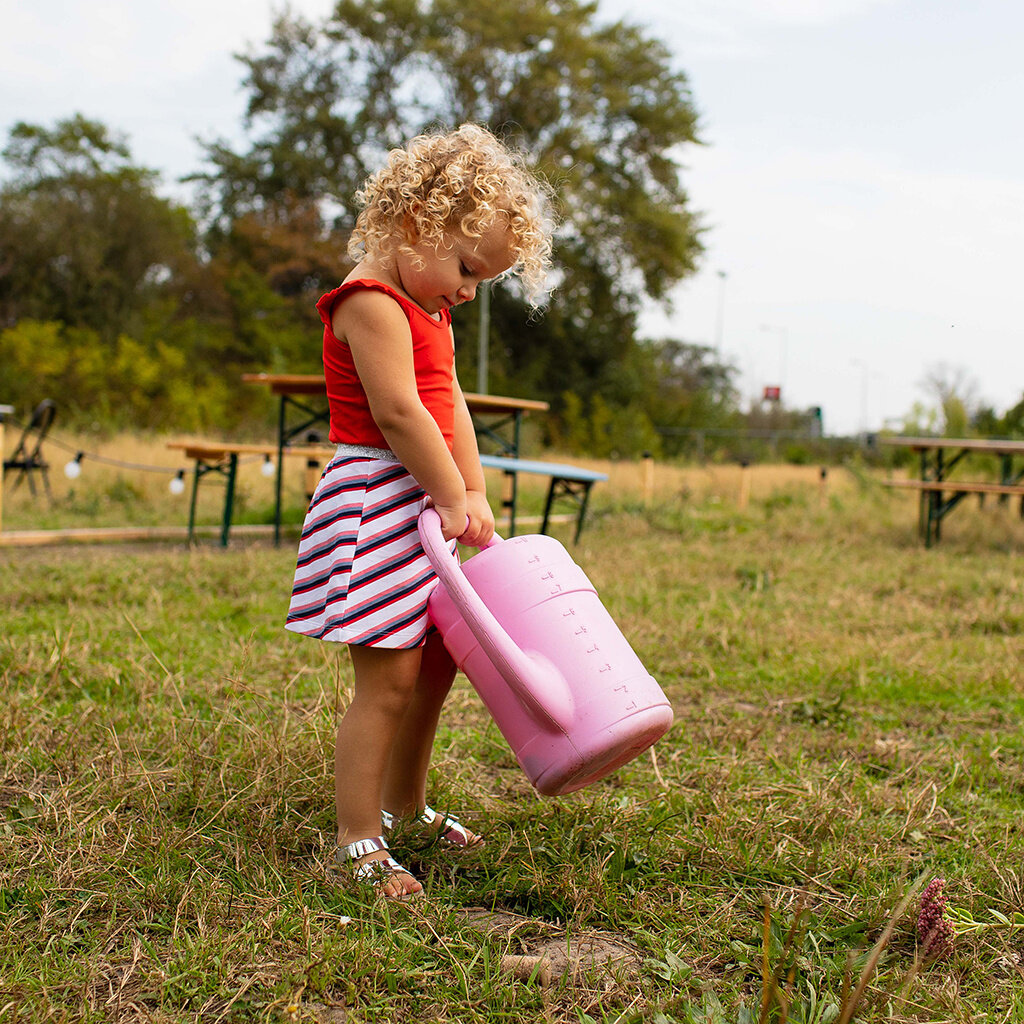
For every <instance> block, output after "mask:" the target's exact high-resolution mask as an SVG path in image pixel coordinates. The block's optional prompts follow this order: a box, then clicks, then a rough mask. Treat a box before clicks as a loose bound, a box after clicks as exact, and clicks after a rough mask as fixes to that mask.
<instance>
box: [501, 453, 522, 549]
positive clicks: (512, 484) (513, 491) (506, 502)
mask: <svg viewBox="0 0 1024 1024" xmlns="http://www.w3.org/2000/svg"><path fill="white" fill-rule="evenodd" d="M518 491H519V488H518V478H517V476H516V471H515V470H514V469H506V470H505V487H504V494H503V495H502V499H501V507H502V508H504V509H506V510H507V511H508V535H509V537H510V538H511V537H514V536H515V535H516V497H517V495H518Z"/></svg>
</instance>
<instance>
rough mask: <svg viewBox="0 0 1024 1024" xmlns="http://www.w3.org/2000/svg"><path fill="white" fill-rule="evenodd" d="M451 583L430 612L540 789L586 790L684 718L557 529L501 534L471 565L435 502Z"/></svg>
mask: <svg viewBox="0 0 1024 1024" xmlns="http://www.w3.org/2000/svg"><path fill="white" fill-rule="evenodd" d="M419 532H420V539H421V541H422V542H423V548H424V550H425V551H426V553H427V557H428V558H429V559H430V562H431V564H432V565H433V567H434V569H435V570H436V571H437V575H438V578H439V579H440V585H439V586H437V587H435V588H434V590H433V592H432V593H431V595H430V601H429V603H428V611H429V614H430V618H431V621H432V622H433V623H434V624H435V625H436V626H437V628H438V629H439V630H440V632H441V636H442V637H443V639H444V645H445V647H446V648H447V649H448V652H449V653H450V654H451V656H452V658H453V659H454V661H455V663H456V665H458V666H459V668H460V669H462V671H463V672H465V674H466V675H467V676H468V677H469V681H470V682H471V683H472V684H473V686H474V687H475V689H476V691H477V693H479V694H480V697H481V699H482V700H483V702H484V704H485V705H486V706H487V710H488V711H489V712H490V713H491V716H492V717H493V718H494V721H495V722H496V723H497V726H498V728H499V729H500V730H501V732H502V735H503V736H504V737H505V739H506V740H508V742H509V745H510V746H511V747H512V750H513V752H514V753H515V755H516V759H517V760H518V761H519V764H520V766H521V767H522V769H523V771H524V772H526V774H527V776H528V778H529V779H530V782H531V783H533V785H534V787H536V789H537V790H538V792H540V793H543V794H544V795H545V796H556V795H558V794H561V793H571V792H573V791H574V790H577V789H582V788H583V787H584V786H588V785H590V784H591V783H593V782H597V781H598V780H599V779H602V778H604V777H605V776H606V775H608V774H609V773H610V772H612V771H614V770H615V769H616V768H618V767H620V766H621V765H623V764H625V763H626V762H627V761H630V760H632V759H633V758H634V757H636V756H637V754H640V753H642V752H643V751H644V750H646V749H647V748H648V747H649V746H651V744H652V743H654V741H655V740H657V739H658V738H659V737H660V736H662V735H663V734H664V732H665V731H666V730H667V729H668V727H669V726H670V725H671V724H672V708H671V706H670V705H669V703H668V701H667V700H666V698H665V694H664V693H662V691H661V687H660V686H659V685H658V684H657V682H655V680H654V679H653V678H652V677H651V676H650V675H649V674H648V672H647V670H646V669H645V668H644V667H643V665H642V664H641V663H640V659H639V658H637V656H636V654H635V653H634V652H633V649H632V648H631V647H630V646H629V644H628V643H627V642H626V639H625V637H623V635H622V633H621V632H619V628H618V627H617V626H616V625H615V623H614V622H613V621H612V618H611V616H610V615H609V614H608V612H607V611H606V610H605V608H604V606H603V605H602V604H601V600H600V598H599V597H598V596H597V592H596V591H595V590H594V588H593V586H592V585H591V583H590V580H588V579H587V577H586V575H585V574H584V572H583V570H582V569H580V567H579V566H578V565H576V563H575V562H574V561H573V560H572V558H570V556H569V553H568V552H567V551H566V550H565V548H564V547H563V546H562V545H561V544H560V543H559V542H558V541H557V540H555V539H554V538H553V537H546V536H541V535H527V536H521V537H514V538H512V539H511V540H504V541H503V540H501V539H500V538H499V537H497V536H496V537H495V538H494V539H493V540H492V541H491V543H490V544H488V545H487V547H486V548H484V549H482V550H481V551H480V552H479V553H478V554H476V555H474V556H473V557H472V558H470V559H467V561H466V562H465V563H464V564H463V565H461V566H460V565H459V562H458V560H457V559H456V558H455V557H454V556H453V555H452V554H451V552H450V551H449V550H448V546H447V544H446V543H445V542H444V539H443V537H442V535H441V519H440V516H438V514H437V512H435V511H434V509H432V508H428V509H426V510H424V512H423V513H422V514H421V515H420V519H419Z"/></svg>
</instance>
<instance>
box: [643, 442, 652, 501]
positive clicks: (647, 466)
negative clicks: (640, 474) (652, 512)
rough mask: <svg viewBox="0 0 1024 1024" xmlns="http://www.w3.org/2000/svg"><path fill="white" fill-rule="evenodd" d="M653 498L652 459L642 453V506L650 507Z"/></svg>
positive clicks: (649, 454) (645, 453) (650, 456)
mask: <svg viewBox="0 0 1024 1024" xmlns="http://www.w3.org/2000/svg"><path fill="white" fill-rule="evenodd" d="M653 498H654V457H653V456H652V455H651V453H650V452H644V505H650V503H651V500H652V499H653Z"/></svg>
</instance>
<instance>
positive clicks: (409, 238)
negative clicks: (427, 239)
mask: <svg viewBox="0 0 1024 1024" xmlns="http://www.w3.org/2000/svg"><path fill="white" fill-rule="evenodd" d="M415 212H416V210H415V209H414V210H413V211H412V213H407V214H406V215H405V216H404V217H403V218H402V236H403V237H404V239H405V244H406V245H415V244H416V243H417V242H418V241H419V240H420V233H419V229H418V228H417V227H416V218H415V217H414V216H413V214H414V213H415Z"/></svg>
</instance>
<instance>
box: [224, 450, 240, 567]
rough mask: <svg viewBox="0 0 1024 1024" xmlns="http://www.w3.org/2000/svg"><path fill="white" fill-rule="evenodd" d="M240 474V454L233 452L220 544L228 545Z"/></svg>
mask: <svg viewBox="0 0 1024 1024" xmlns="http://www.w3.org/2000/svg"><path fill="white" fill-rule="evenodd" d="M237 475H238V455H237V453H236V452H232V453H231V455H230V456H229V458H228V468H227V476H228V479H227V484H226V486H225V488H224V517H223V518H222V520H221V524H220V546H221V547H222V548H226V547H227V546H228V534H229V533H230V532H231V515H232V513H233V512H234V510H235V478H236V477H237Z"/></svg>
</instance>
